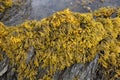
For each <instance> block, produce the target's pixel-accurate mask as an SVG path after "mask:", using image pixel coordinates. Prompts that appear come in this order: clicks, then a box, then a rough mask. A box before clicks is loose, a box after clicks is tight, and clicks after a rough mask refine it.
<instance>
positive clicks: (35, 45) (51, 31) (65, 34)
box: [0, 8, 120, 80]
mask: <svg viewBox="0 0 120 80" xmlns="http://www.w3.org/2000/svg"><path fill="white" fill-rule="evenodd" d="M101 10H104V11H105V12H101ZM111 11H113V9H111V8H109V9H108V8H101V9H100V11H99V10H98V11H95V15H96V16H97V15H98V16H99V17H98V18H96V19H94V18H93V17H94V15H93V13H84V14H83V13H76V12H71V11H70V10H69V9H66V10H63V11H59V12H56V13H54V14H53V15H52V16H50V17H47V18H44V19H42V20H41V21H26V22H24V23H23V24H20V25H17V26H12V27H7V26H5V25H4V24H2V23H0V30H1V31H0V49H1V52H5V53H6V54H7V56H8V57H9V59H10V64H11V65H12V66H16V67H15V69H14V71H16V72H17V73H18V79H19V80H23V79H30V80H36V79H41V78H37V77H36V76H37V74H38V71H39V69H40V68H41V69H43V70H45V71H46V73H45V74H44V75H43V76H42V79H43V80H50V79H52V76H53V74H54V73H55V72H56V71H60V70H64V69H65V68H66V67H70V66H71V65H73V64H74V63H83V64H85V63H88V62H90V61H92V60H93V59H94V57H95V56H96V54H99V55H100V58H99V64H100V65H101V66H102V67H103V68H104V69H105V72H104V74H103V75H105V76H107V79H108V80H110V79H111V80H112V79H116V78H118V77H119V76H120V65H119V64H120V41H119V38H118V37H120V26H119V25H120V18H119V17H116V18H109V17H108V16H110V15H111ZM100 15H104V16H106V17H102V16H100ZM111 71H113V72H114V74H113V75H112V76H111ZM110 76H111V77H110Z"/></svg>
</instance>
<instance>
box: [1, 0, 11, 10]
mask: <svg viewBox="0 0 120 80" xmlns="http://www.w3.org/2000/svg"><path fill="white" fill-rule="evenodd" d="M12 4H13V1H12V0H0V12H4V10H5V9H7V8H9V7H11V6H12Z"/></svg>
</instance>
